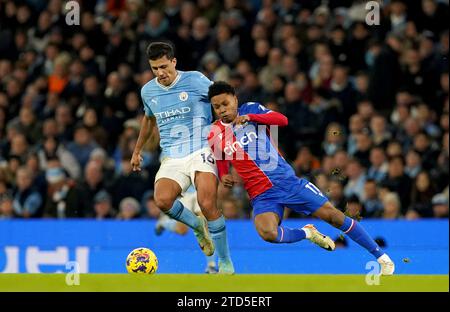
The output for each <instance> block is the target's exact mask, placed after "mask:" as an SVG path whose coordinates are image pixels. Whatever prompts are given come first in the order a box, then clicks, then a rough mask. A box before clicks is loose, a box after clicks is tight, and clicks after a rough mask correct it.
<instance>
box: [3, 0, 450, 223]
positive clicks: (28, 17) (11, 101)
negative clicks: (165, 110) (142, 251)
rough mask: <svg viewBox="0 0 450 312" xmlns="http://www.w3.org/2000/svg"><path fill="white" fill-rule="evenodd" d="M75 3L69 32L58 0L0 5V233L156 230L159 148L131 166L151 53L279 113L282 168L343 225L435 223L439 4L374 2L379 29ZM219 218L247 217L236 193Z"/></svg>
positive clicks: (198, 4)
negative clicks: (62, 223)
mask: <svg viewBox="0 0 450 312" xmlns="http://www.w3.org/2000/svg"><path fill="white" fill-rule="evenodd" d="M77 2H78V3H79V4H80V6H81V9H82V10H81V14H80V20H79V21H80V24H79V25H68V24H67V23H66V15H65V14H66V13H67V9H66V8H65V3H66V1H62V0H50V1H44V0H14V1H12V0H0V218H42V217H44V218H46V217H50V218H72V217H87V218H97V219H105V218H119V219H124V220H127V219H134V218H157V217H158V216H159V210H158V209H157V208H156V207H155V205H154V201H153V192H152V188H153V181H154V177H155V174H156V172H157V170H158V167H159V162H160V158H159V152H160V151H159V147H158V136H157V133H155V135H154V137H153V139H152V140H151V142H149V144H148V146H146V148H145V153H144V170H143V171H141V172H139V173H135V172H132V170H131V168H130V165H129V160H130V157H131V153H132V151H133V148H134V145H135V143H136V140H137V136H138V133H139V124H140V118H141V117H142V115H143V106H142V102H141V98H140V88H141V87H142V86H143V85H144V84H145V83H146V82H147V81H149V80H150V79H152V78H153V75H152V72H151V70H150V68H149V65H148V62H147V59H146V56H145V49H146V47H147V45H148V43H149V42H151V41H155V40H158V41H159V40H169V41H170V42H172V43H173V44H174V46H175V48H176V57H177V59H178V65H177V68H178V69H180V70H199V71H202V72H203V73H204V74H205V75H206V76H207V77H209V78H210V79H211V80H225V81H228V82H229V83H231V84H232V85H233V86H234V87H235V88H236V90H237V95H238V99H239V101H240V103H244V102H246V101H256V102H260V103H262V104H263V105H265V106H266V107H268V108H270V109H272V110H275V111H279V112H282V113H284V114H285V115H286V116H287V117H288V118H289V125H288V127H286V128H283V129H280V130H279V133H278V140H279V148H280V151H281V153H282V154H283V155H284V156H285V158H286V159H287V160H288V161H289V162H290V163H291V164H292V166H293V168H294V169H295V171H296V173H297V175H298V176H300V177H306V178H308V179H310V180H312V181H313V182H314V183H315V184H316V185H317V186H318V187H319V188H320V189H321V190H322V191H323V192H324V193H325V194H327V196H328V197H329V198H330V201H331V202H332V203H333V204H334V205H335V206H336V207H338V208H339V209H341V210H342V211H346V212H347V213H348V214H350V215H352V216H360V217H363V218H386V219H397V218H407V219H416V218H429V217H435V218H442V217H445V218H447V217H448V199H449V187H448V180H449V137H448V131H449V116H448V112H449V97H448V91H449V77H448V48H449V41H448V40H449V38H448V35H449V33H448V18H449V14H448V8H449V6H448V1H437V0H422V1H420V0H419V1H398V0H391V1H386V0H385V1H383V2H381V3H380V8H381V11H380V13H381V16H380V25H368V24H367V23H366V15H367V13H368V11H367V10H366V8H365V5H366V2H367V1H350V0H333V1H318V0H308V1H306V0H305V1H303V0H297V1H294V0H224V1H214V0H196V1H181V0H165V1H156V0H97V1H95V0H89V1H87V0H86V1H77ZM236 179H238V177H237V176H236ZM219 206H220V207H221V209H222V210H223V212H224V215H225V216H226V217H227V218H229V219H238V218H249V217H251V208H250V206H249V202H248V198H247V195H246V192H245V190H244V189H243V187H242V183H238V184H237V185H236V186H235V187H233V189H231V190H229V189H224V188H223V187H220V189H219ZM286 217H287V218H294V217H301V216H299V215H296V214H294V213H292V212H290V211H289V210H287V211H286Z"/></svg>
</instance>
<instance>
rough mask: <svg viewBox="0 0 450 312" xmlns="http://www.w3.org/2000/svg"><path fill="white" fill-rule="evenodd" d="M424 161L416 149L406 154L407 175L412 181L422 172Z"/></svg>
mask: <svg viewBox="0 0 450 312" xmlns="http://www.w3.org/2000/svg"><path fill="white" fill-rule="evenodd" d="M421 163H422V159H421V158H420V154H419V153H417V152H416V151H415V150H414V149H410V150H409V151H408V153H407V154H406V166H405V173H406V174H407V175H408V177H410V178H411V179H415V178H416V176H417V175H418V174H419V172H420V171H422V164H421Z"/></svg>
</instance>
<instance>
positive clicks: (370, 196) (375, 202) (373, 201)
mask: <svg viewBox="0 0 450 312" xmlns="http://www.w3.org/2000/svg"><path fill="white" fill-rule="evenodd" d="M364 195H365V200H364V202H363V204H364V209H363V213H362V216H363V217H365V218H379V217H381V215H382V214H383V204H382V203H381V201H380V199H379V197H378V186H377V183H376V181H375V180H372V179H368V180H366V183H365V184H364Z"/></svg>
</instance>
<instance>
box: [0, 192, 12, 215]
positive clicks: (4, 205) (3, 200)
mask: <svg viewBox="0 0 450 312" xmlns="http://www.w3.org/2000/svg"><path fill="white" fill-rule="evenodd" d="M14 217H15V216H14V208H13V198H12V197H11V196H10V195H8V194H3V195H0V220H1V219H12V218H14Z"/></svg>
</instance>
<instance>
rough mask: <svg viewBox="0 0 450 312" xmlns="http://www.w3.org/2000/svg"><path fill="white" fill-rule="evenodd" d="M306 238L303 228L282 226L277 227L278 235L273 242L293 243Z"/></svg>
mask: <svg viewBox="0 0 450 312" xmlns="http://www.w3.org/2000/svg"><path fill="white" fill-rule="evenodd" d="M305 238H306V232H305V231H304V230H303V229H291V228H288V227H284V226H279V227H278V235H277V239H276V241H274V243H278V244H280V243H295V242H298V241H301V240H302V239H305Z"/></svg>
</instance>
